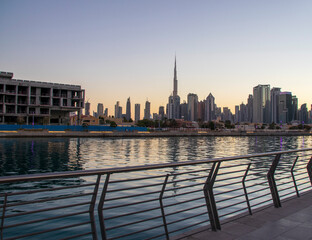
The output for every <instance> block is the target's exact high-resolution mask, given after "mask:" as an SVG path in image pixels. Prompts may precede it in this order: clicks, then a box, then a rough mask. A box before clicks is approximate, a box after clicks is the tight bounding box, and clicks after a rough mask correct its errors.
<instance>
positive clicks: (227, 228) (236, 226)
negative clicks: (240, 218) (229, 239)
mask: <svg viewBox="0 0 312 240" xmlns="http://www.w3.org/2000/svg"><path fill="white" fill-rule="evenodd" d="M221 229H222V232H225V233H228V234H231V235H233V236H235V237H237V236H241V235H242V234H247V233H250V232H252V231H255V230H256V229H257V228H256V227H253V226H248V225H246V224H242V223H239V222H233V223H231V224H224V225H223V226H221Z"/></svg>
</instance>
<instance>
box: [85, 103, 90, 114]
mask: <svg viewBox="0 0 312 240" xmlns="http://www.w3.org/2000/svg"><path fill="white" fill-rule="evenodd" d="M85 115H87V116H90V103H89V102H88V101H87V102H86V104H85Z"/></svg>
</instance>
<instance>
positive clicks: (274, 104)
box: [270, 88, 281, 123]
mask: <svg viewBox="0 0 312 240" xmlns="http://www.w3.org/2000/svg"><path fill="white" fill-rule="evenodd" d="M280 92H281V89H280V88H272V89H271V104H270V115H271V121H270V122H274V123H278V122H279V118H278V115H279V110H278V104H279V103H278V96H279V94H280Z"/></svg>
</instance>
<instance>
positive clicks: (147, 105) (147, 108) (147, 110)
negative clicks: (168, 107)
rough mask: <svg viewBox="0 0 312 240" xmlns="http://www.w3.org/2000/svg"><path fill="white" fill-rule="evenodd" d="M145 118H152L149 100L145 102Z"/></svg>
mask: <svg viewBox="0 0 312 240" xmlns="http://www.w3.org/2000/svg"><path fill="white" fill-rule="evenodd" d="M144 119H148V120H150V119H151V103H150V102H149V101H146V102H145V109H144Z"/></svg>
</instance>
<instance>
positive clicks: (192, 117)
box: [187, 93, 198, 121]
mask: <svg viewBox="0 0 312 240" xmlns="http://www.w3.org/2000/svg"><path fill="white" fill-rule="evenodd" d="M197 107H198V97H197V95H196V94H194V93H189V94H188V95H187V115H188V120H189V121H197Z"/></svg>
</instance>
